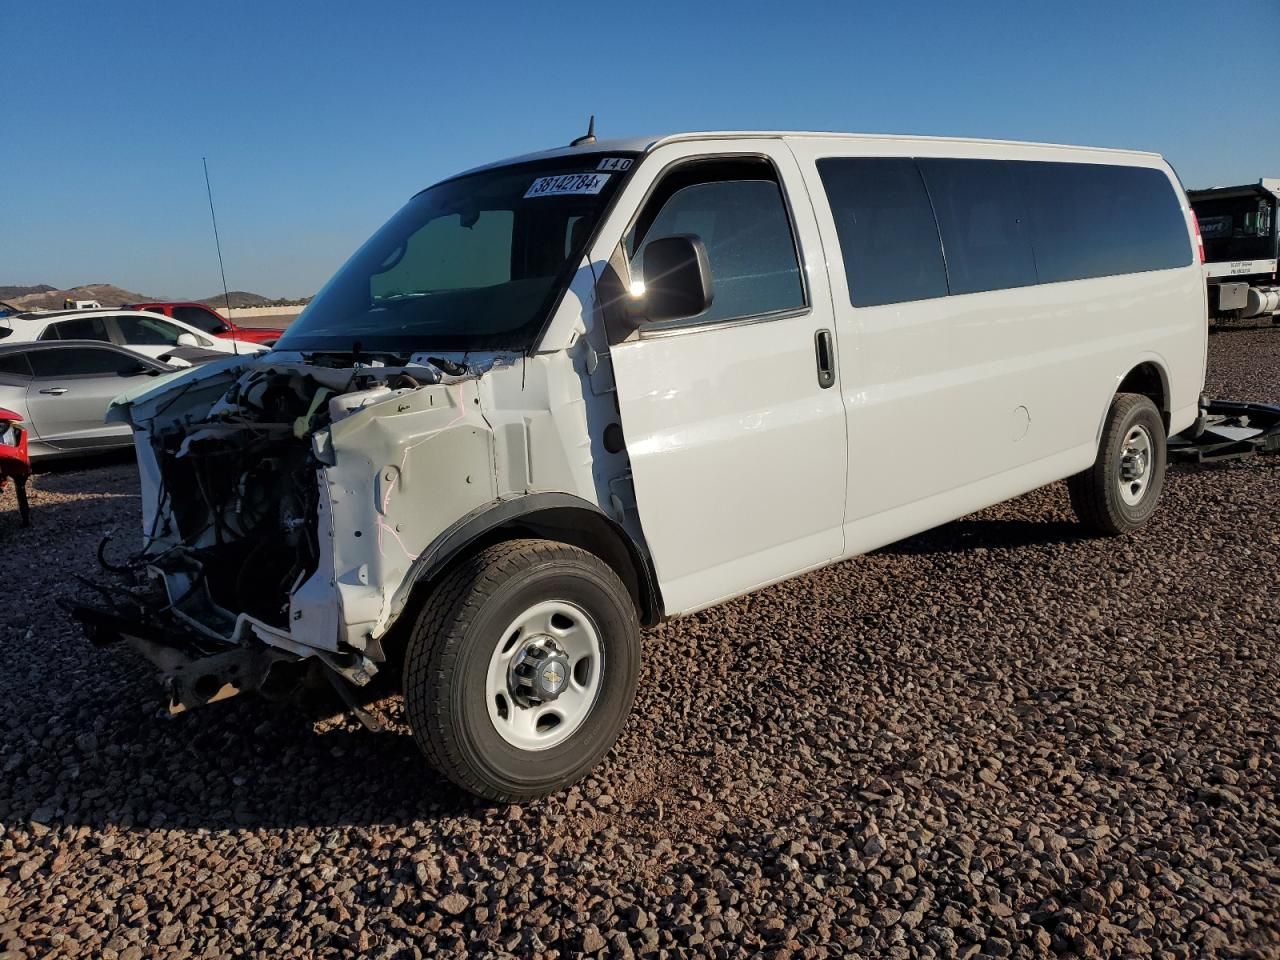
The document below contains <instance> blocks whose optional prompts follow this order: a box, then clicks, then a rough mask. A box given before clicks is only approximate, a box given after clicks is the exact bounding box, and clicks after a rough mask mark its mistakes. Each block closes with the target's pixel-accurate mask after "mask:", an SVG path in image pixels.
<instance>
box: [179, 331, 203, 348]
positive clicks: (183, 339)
mask: <svg viewBox="0 0 1280 960" xmlns="http://www.w3.org/2000/svg"><path fill="white" fill-rule="evenodd" d="M178 346H180V347H198V346H200V341H199V340H197V339H196V335H195V334H194V333H180V334H178Z"/></svg>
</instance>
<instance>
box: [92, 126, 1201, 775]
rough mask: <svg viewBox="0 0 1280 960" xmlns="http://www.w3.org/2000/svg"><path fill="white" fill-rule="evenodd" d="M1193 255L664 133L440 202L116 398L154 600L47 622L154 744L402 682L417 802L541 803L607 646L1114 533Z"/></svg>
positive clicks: (622, 708) (1107, 188) (1112, 154)
mask: <svg viewBox="0 0 1280 960" xmlns="http://www.w3.org/2000/svg"><path fill="white" fill-rule="evenodd" d="M1196 241H1197V235H1196V230H1195V221H1194V218H1193V217H1192V215H1191V211H1190V207H1189V206H1188V203H1187V198H1186V195H1185V194H1184V192H1183V190H1182V188H1181V186H1180V185H1179V184H1178V181H1177V178H1176V177H1175V175H1174V173H1173V171H1172V170H1171V169H1170V167H1169V165H1168V164H1167V163H1166V162H1165V161H1164V160H1163V159H1162V158H1161V157H1160V156H1158V155H1156V154H1153V153H1138V152H1132V151H1116V150H1102V149H1090V148H1078V147H1062V146H1052V145H1044V144H1026V143H1000V142H992V141H979V140H953V139H939V138H928V137H891V136H854V135H833V134H793V133H701V134H698V133H693V134H680V135H677V136H671V137H665V138H661V139H656V140H632V141H615V142H611V143H597V142H595V140H594V138H591V139H584V140H583V141H581V142H579V143H577V144H575V145H573V146H570V147H568V148H562V149H559V150H552V151H548V152H546V153H541V154H536V155H533V156H528V157H522V158H519V159H516V160H511V161H506V162H503V163H498V164H494V165H491V166H488V167H482V168H480V169H478V170H473V171H470V172H468V173H464V174H460V175H458V176H456V177H453V178H451V179H448V180H445V181H443V182H441V183H439V184H436V185H435V186H433V187H430V188H429V189H426V190H423V191H422V192H420V193H418V194H417V195H415V196H414V197H413V198H412V199H410V200H409V202H408V203H407V204H406V205H405V206H404V207H403V208H402V209H401V210H400V211H399V212H398V213H397V214H396V215H395V216H394V217H393V218H392V219H391V220H390V221H389V222H388V223H387V224H386V226H384V227H383V228H382V229H381V230H379V231H378V232H377V233H375V234H374V236H373V237H372V239H370V240H369V241H368V242H367V243H366V244H365V245H364V246H363V247H361V248H360V249H359V250H358V251H357V252H356V253H355V254H354V255H353V256H352V258H351V259H350V260H349V261H348V262H347V264H346V265H345V266H343V267H342V269H341V270H340V271H339V272H338V273H337V275H335V277H334V278H333V279H332V280H331V281H330V282H329V283H328V284H327V285H326V286H325V287H324V289H323V290H322V291H321V292H320V294H319V295H318V296H317V297H316V298H315V299H314V300H312V301H311V303H310V305H309V306H308V307H307V309H306V311H305V312H304V313H303V314H302V316H301V317H300V318H299V319H298V320H297V321H296V322H295V323H294V324H293V325H292V326H291V327H290V328H289V329H288V330H287V331H286V332H285V333H284V335H283V336H282V337H281V339H280V341H279V342H278V343H277V344H276V347H275V349H274V350H273V352H272V353H270V354H268V355H265V356H262V357H253V358H245V359H242V360H239V361H236V360H224V361H219V362H217V363H215V364H210V365H207V366H204V367H201V368H197V369H194V370H190V371H187V372H185V373H183V374H180V375H178V376H177V377H176V378H174V380H173V381H172V382H167V383H162V384H160V385H158V386H156V387H155V388H143V389H141V390H137V391H135V392H133V393H132V394H130V395H127V396H124V397H122V398H121V399H119V400H118V401H117V402H116V404H115V405H114V406H113V408H112V413H111V416H115V417H119V418H121V419H123V420H126V421H127V422H129V423H130V424H132V426H133V427H134V429H135V430H136V433H135V439H136V442H137V447H138V460H139V465H140V470H141V474H142V504H143V511H144V522H143V524H142V527H143V530H144V531H146V537H145V539H144V545H143V549H142V551H141V552H140V553H139V554H138V555H137V556H136V557H135V559H134V561H133V564H134V569H135V570H136V573H137V577H138V579H139V580H141V579H144V578H147V577H150V578H152V579H153V580H154V583H155V586H156V587H157V590H156V591H155V593H154V594H153V596H155V597H156V598H157V599H155V600H154V601H150V602H149V606H148V608H147V609H146V610H145V611H143V612H142V613H141V614H140V613H139V612H138V610H137V608H136V607H134V608H130V610H122V609H115V610H110V609H108V610H101V609H100V610H97V611H95V610H92V609H90V608H81V609H80V610H79V611H78V616H80V618H81V619H82V621H83V622H84V623H86V624H87V625H88V626H89V628H90V631H91V633H92V634H93V635H94V636H96V637H97V639H99V640H102V641H106V640H110V639H118V638H126V639H128V640H129V641H130V642H131V643H133V644H134V645H135V646H137V647H138V648H139V649H140V650H142V651H143V652H144V653H145V654H147V655H149V656H150V657H151V658H152V659H153V661H154V662H155V663H156V664H157V665H158V666H159V668H160V670H161V673H162V676H163V677H164V681H165V683H166V684H167V688H168V691H169V694H170V697H171V704H172V707H173V709H175V710H176V709H182V708H184V707H189V706H195V705H197V704H203V703H209V702H212V701H216V700H221V699H224V698H225V697H227V696H229V695H231V694H232V693H236V692H239V691H243V690H254V689H259V690H263V691H264V692H268V691H269V692H271V693H273V694H275V693H279V692H281V690H282V688H284V687H286V686H287V684H288V683H289V682H290V677H292V676H296V673H291V670H292V669H293V668H296V667H298V666H299V662H300V661H301V662H306V661H310V662H311V664H312V665H314V666H319V665H322V667H323V669H326V670H329V671H331V672H332V674H333V675H334V677H335V679H337V678H341V679H340V684H350V685H351V688H350V689H349V692H350V693H351V695H352V696H353V697H354V696H355V690H354V688H358V687H363V686H364V685H366V684H368V683H369V682H370V679H371V678H372V677H373V675H374V673H376V672H378V671H379V670H384V671H395V670H397V669H398V668H399V665H400V664H403V670H402V672H400V673H399V674H393V677H395V678H397V679H398V681H399V683H400V685H401V689H402V690H403V693H404V698H405V705H406V711H407V715H408V719H409V722H410V725H411V726H412V728H413V732H414V735H415V737H416V739H417V741H418V743H419V745H420V746H421V747H422V749H423V751H424V752H425V753H426V755H427V758H428V760H429V761H430V762H431V763H432V764H433V765H434V766H435V767H436V768H437V769H438V770H440V771H441V772H442V773H443V774H445V775H446V776H448V777H449V778H451V779H452V780H454V781H455V782H456V783H458V784H460V785H462V786H463V787H465V788H466V789H468V790H471V791H474V792H476V793H478V794H480V795H482V796H486V797H490V798H496V799H502V800H514V799H517V798H524V797H534V796H539V795H542V794H546V793H548V792H550V791H553V790H556V789H559V788H561V787H563V786H564V785H566V784H568V783H571V782H573V781H575V780H577V779H579V778H581V777H583V776H584V775H585V774H586V773H587V771H588V770H590V769H591V767H592V765H593V764H595V763H596V762H597V761H598V760H599V759H600V758H601V757H602V756H604V754H605V753H606V752H607V751H608V750H609V749H610V747H611V746H612V745H613V743H614V740H615V739H616V738H617V736H618V733H619V731H620V730H621V729H622V726H623V723H624V721H625V720H626V717H627V714H628V711H629V710H630V708H631V703H632V699H633V696H634V693H635V689H636V683H637V680H638V678H639V676H640V657H641V644H640V628H641V626H642V625H648V624H654V623H657V622H659V621H661V620H663V619H664V618H667V617H673V616H679V615H683V614H688V613H691V612H693V611H698V610H701V609H703V608H706V607H710V606H712V605H714V604H716V603H719V602H721V601H724V600H727V599H730V598H733V597H737V596H741V595H742V594H745V593H748V592H750V591H752V590H756V589H758V588H760V587H763V586H766V585H768V584H771V583H774V582H777V581H779V580H784V579H786V578H788V577H793V576H796V575H798V574H801V573H803V572H805V571H808V570H813V569H815V568H817V567H821V566H824V565H826V564H830V563H834V562H837V561H840V560H843V559H846V558H848V557H852V556H854V555H856V554H860V553H864V552H866V551H869V550H873V549H875V548H877V547H880V546H883V545H884V544H887V543H890V542H892V541H895V540H899V539H901V538H903V537H907V536H910V535H911V534H914V533H917V532H919V531H921V530H925V529H927V528H929V527H933V526H936V525H938V524H941V523H946V522H947V521H950V520H954V519H956V518H958V517H962V516H964V515H966V514H968V513H971V512H972V511H975V510H979V509H981V508H983V507H986V506H989V505H990V504H993V503H997V502H999V501H1001V500H1005V499H1008V498H1010V497H1015V496H1017V495H1019V494H1022V493H1025V492H1027V491H1029V490H1033V489H1035V488H1036V487H1039V486H1042V485H1044V484H1047V483H1051V482H1053V481H1057V480H1062V479H1067V481H1068V484H1067V485H1068V489H1069V491H1070V495H1071V502H1072V505H1073V506H1074V508H1075V511H1076V514H1077V515H1078V516H1079V518H1080V520H1081V521H1082V525H1083V527H1084V528H1087V529H1089V530H1092V531H1095V532H1097V533H1102V534H1109V535H1117V534H1123V533H1127V532H1130V531H1134V530H1136V529H1137V528H1139V527H1140V526H1142V524H1143V523H1145V522H1146V521H1147V520H1148V519H1149V518H1150V517H1151V515H1152V512H1153V511H1154V510H1155V508H1156V504H1157V501H1158V500H1159V497H1160V492H1161V488H1162V484H1163V480H1164V472H1165V462H1166V446H1165V442H1166V438H1167V437H1168V436H1169V435H1170V434H1173V433H1177V432H1179V431H1182V430H1184V429H1186V428H1187V427H1189V426H1191V424H1192V423H1193V422H1194V421H1195V420H1196V418H1197V414H1198V409H1199V397H1200V393H1201V390H1202V388H1203V385H1204V373H1205V353H1206V341H1205V336H1206V324H1205V285H1204V277H1203V274H1202V272H1201V266H1200V262H1199V257H1197V250H1198V244H1197V242H1196ZM931 586H932V585H931V584H929V583H924V582H922V583H921V584H919V589H921V590H929V589H931ZM1139 600H1140V598H1135V602H1138V601H1139ZM849 602H851V603H856V602H857V598H856V597H853V598H850V601H849ZM396 627H399V629H396ZM723 642H724V643H725V644H727V645H733V644H738V643H740V642H741V638H739V637H736V636H734V635H733V632H732V629H731V627H730V626H729V625H727V624H726V626H725V636H724V637H723ZM838 642H839V641H838V638H837V639H836V640H833V643H834V644H836V645H835V646H833V648H832V650H831V657H832V659H833V661H841V660H842V653H841V650H840V649H839V647H838ZM844 659H847V658H844ZM753 669H754V667H753ZM773 669H774V670H775V671H778V672H780V673H781V674H782V675H783V676H785V675H786V665H785V664H775V665H773ZM656 672H657V674H658V675H659V676H660V675H661V673H662V667H661V665H660V666H659V667H658V669H657V671H656ZM344 689H345V688H344ZM764 748H765V747H762V749H764Z"/></svg>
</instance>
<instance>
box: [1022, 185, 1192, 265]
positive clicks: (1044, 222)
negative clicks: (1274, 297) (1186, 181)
mask: <svg viewBox="0 0 1280 960" xmlns="http://www.w3.org/2000/svg"><path fill="white" fill-rule="evenodd" d="M1016 166H1017V167H1018V171H1017V173H1018V174H1019V175H1020V176H1021V178H1022V183H1023V190H1022V192H1023V195H1024V197H1025V198H1026V203H1027V209H1028V213H1029V214H1030V219H1031V231H1032V243H1033V245H1034V247H1035V252H1036V266H1037V268H1038V271H1039V274H1040V282H1041V283H1053V282H1055V281H1059V280H1084V279H1088V278H1090V277H1110V276H1115V275H1117V274H1122V273H1141V272H1144V271H1147V270H1166V269H1169V268H1172V267H1185V266H1187V264H1189V263H1191V240H1190V238H1189V236H1188V233H1187V224H1186V220H1185V218H1184V217H1183V214H1182V208H1181V205H1180V204H1179V202H1178V197H1177V194H1176V193H1175V192H1174V189H1173V185H1172V184H1171V183H1170V181H1169V178H1168V177H1167V176H1166V175H1165V173H1164V172H1163V171H1161V170H1157V169H1154V168H1151V167H1121V166H1109V165H1107V164H1098V163H1042V162H1027V163H1018V164H1016Z"/></svg>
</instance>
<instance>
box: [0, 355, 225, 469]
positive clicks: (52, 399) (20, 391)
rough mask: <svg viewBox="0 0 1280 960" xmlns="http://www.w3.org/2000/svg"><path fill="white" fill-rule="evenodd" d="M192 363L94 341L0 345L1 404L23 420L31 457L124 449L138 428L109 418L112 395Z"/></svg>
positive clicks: (114, 396) (175, 371) (115, 395)
mask: <svg viewBox="0 0 1280 960" xmlns="http://www.w3.org/2000/svg"><path fill="white" fill-rule="evenodd" d="M224 356H225V355H224ZM187 367H189V364H185V363H180V365H174V364H166V363H161V362H160V361H158V360H155V359H153V358H151V357H148V356H145V355H143V354H140V353H135V352H134V351H132V350H128V349H125V348H123V347H119V346H116V345H115V344H114V343H103V342H101V341H97V340H48V341H38V342H36V343H0V407H4V408H7V409H9V410H12V411H14V412H15V413H17V414H18V415H19V416H20V417H21V418H22V421H23V423H24V426H25V427H26V430H27V448H28V451H29V453H30V456H31V458H32V459H33V460H34V459H38V458H41V457H53V456H67V455H71V454H83V453H94V452H98V451H104V450H113V449H119V448H121V447H126V446H128V445H129V444H130V443H131V442H132V437H133V431H132V430H131V429H130V428H129V426H128V424H122V423H106V422H105V417H106V413H107V406H108V405H109V404H110V403H111V401H112V400H114V399H115V398H116V397H117V396H119V395H120V394H122V393H124V392H125V391H127V390H129V389H130V388H132V387H136V386H138V385H140V384H144V383H153V382H155V381H156V380H157V378H159V377H161V376H164V375H165V374H170V373H177V372H179V371H180V370H182V369H185V368H187Z"/></svg>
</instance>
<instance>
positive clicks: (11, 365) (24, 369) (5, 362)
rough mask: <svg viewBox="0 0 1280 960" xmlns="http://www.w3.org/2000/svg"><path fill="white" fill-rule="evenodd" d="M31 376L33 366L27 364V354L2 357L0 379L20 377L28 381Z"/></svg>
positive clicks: (9, 354) (0, 359) (0, 358)
mask: <svg viewBox="0 0 1280 960" xmlns="http://www.w3.org/2000/svg"><path fill="white" fill-rule="evenodd" d="M30 376H31V364H29V363H28V362H27V355H26V354H25V353H7V354H5V355H4V356H2V357H0V377H19V378H21V379H24V380H25V379H27V378H29V377H30Z"/></svg>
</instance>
